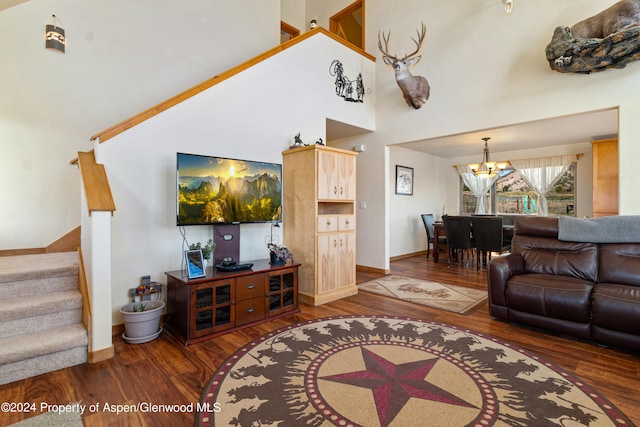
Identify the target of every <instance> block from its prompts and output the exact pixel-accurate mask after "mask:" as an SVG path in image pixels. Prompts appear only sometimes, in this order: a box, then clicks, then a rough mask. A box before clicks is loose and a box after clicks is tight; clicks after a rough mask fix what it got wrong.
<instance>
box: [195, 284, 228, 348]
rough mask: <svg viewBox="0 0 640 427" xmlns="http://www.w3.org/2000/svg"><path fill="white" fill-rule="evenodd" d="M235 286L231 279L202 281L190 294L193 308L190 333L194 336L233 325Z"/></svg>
mask: <svg viewBox="0 0 640 427" xmlns="http://www.w3.org/2000/svg"><path fill="white" fill-rule="evenodd" d="M234 293H235V287H234V286H233V280H230V281H218V282H208V283H203V284H200V285H198V286H196V287H195V289H194V290H193V291H192V294H191V304H192V307H193V308H194V315H193V316H192V323H191V334H192V336H194V337H199V336H203V335H207V334H210V333H212V332H217V331H221V330H224V329H227V328H230V327H232V326H233V325H234V321H235V319H234V317H235V311H234V310H233V307H232V305H233V302H234V300H235V295H234Z"/></svg>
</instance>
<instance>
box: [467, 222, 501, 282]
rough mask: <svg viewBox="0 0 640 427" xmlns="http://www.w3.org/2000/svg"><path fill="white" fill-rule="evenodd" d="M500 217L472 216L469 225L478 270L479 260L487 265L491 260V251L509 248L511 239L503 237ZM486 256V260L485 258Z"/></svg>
mask: <svg viewBox="0 0 640 427" xmlns="http://www.w3.org/2000/svg"><path fill="white" fill-rule="evenodd" d="M502 221H503V219H502V217H499V216H496V217H486V216H485V217H479V216H478V217H472V218H471V227H472V229H473V237H474V240H475V246H476V264H477V270H480V262H481V261H482V265H487V262H488V261H490V260H491V253H492V252H498V253H500V254H502V253H503V252H508V251H510V250H511V241H510V240H509V241H506V240H505V238H504V228H503V226H502ZM487 257H488V260H487Z"/></svg>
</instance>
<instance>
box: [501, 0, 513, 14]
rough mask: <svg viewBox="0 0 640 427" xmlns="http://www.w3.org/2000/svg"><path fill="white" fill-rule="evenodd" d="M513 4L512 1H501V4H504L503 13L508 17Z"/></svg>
mask: <svg viewBox="0 0 640 427" xmlns="http://www.w3.org/2000/svg"><path fill="white" fill-rule="evenodd" d="M513 2H514V0H502V3H504V13H506V14H507V15H510V14H511V11H512V10H513Z"/></svg>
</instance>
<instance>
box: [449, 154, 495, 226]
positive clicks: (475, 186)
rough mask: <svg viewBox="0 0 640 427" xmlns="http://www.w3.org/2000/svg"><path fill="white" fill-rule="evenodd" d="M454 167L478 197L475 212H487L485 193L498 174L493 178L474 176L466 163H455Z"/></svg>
mask: <svg viewBox="0 0 640 427" xmlns="http://www.w3.org/2000/svg"><path fill="white" fill-rule="evenodd" d="M456 168H457V169H458V173H459V174H460V176H461V177H462V181H463V182H464V184H465V185H466V186H467V187H469V189H470V190H471V192H472V193H473V195H474V196H476V198H477V199H478V203H477V204H476V212H475V213H477V214H484V213H487V209H486V208H485V204H486V201H487V193H488V192H489V189H490V188H491V186H492V185H493V183H494V182H496V180H497V179H498V176H499V175H496V176H494V177H493V178H480V177H478V176H476V175H475V174H474V173H473V171H472V170H471V169H470V168H469V166H467V165H457V166H456Z"/></svg>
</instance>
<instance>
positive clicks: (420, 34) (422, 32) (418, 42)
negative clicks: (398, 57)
mask: <svg viewBox="0 0 640 427" xmlns="http://www.w3.org/2000/svg"><path fill="white" fill-rule="evenodd" d="M416 33H417V34H418V40H416V39H414V38H413V37H411V40H413V42H414V43H415V44H416V50H414V51H413V52H411V53H410V54H408V55H407V54H405V55H404V58H402V60H403V61H404V60H405V59H407V58H409V57H411V56H413V55H415V54H416V53H418V52H420V47H421V46H422V42H423V41H424V36H425V35H426V34H427V27H425V26H424V22H423V23H422V29H421V30H420V31H418V30H416Z"/></svg>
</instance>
